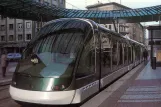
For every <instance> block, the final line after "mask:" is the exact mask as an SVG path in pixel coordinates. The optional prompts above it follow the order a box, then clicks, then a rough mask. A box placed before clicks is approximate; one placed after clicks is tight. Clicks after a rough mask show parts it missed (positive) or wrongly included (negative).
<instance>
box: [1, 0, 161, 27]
mask: <svg viewBox="0 0 161 107" xmlns="http://www.w3.org/2000/svg"><path fill="white" fill-rule="evenodd" d="M37 1H38V0H0V14H1V15H3V16H7V17H12V18H19V19H26V20H35V21H44V22H45V21H50V20H53V19H57V18H87V19H92V20H95V21H97V22H99V23H102V24H103V23H112V21H113V20H115V19H117V20H118V21H119V22H133V23H135V22H147V21H158V20H159V19H160V14H161V5H158V6H152V7H145V8H137V9H126V10H113V11H98V10H75V9H65V8H59V7H54V6H49V5H46V4H42V3H40V2H37Z"/></svg>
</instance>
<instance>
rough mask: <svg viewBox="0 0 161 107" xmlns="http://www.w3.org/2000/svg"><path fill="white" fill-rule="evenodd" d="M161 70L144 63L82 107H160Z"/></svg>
mask: <svg viewBox="0 0 161 107" xmlns="http://www.w3.org/2000/svg"><path fill="white" fill-rule="evenodd" d="M160 106H161V68H156V70H153V69H152V68H151V66H150V63H149V62H148V63H147V64H145V63H142V64H140V65H139V66H137V67H136V68H134V69H133V70H131V71H130V72H128V73H127V74H126V75H124V76H123V77H122V78H120V79H119V80H117V81H116V82H115V83H113V84H111V85H110V86H109V87H107V88H106V89H104V90H103V91H102V92H100V93H99V94H98V95H96V96H94V97H93V98H92V99H90V100H89V101H87V102H86V103H84V104H83V105H82V106H81V107H160Z"/></svg>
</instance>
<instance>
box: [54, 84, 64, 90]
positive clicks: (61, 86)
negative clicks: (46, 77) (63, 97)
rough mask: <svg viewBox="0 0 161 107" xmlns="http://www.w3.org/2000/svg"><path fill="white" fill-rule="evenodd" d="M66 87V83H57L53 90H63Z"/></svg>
mask: <svg viewBox="0 0 161 107" xmlns="http://www.w3.org/2000/svg"><path fill="white" fill-rule="evenodd" d="M64 89H65V85H55V86H53V88H52V90H53V91H62V90H64Z"/></svg>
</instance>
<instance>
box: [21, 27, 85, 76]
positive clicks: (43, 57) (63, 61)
mask: <svg viewBox="0 0 161 107" xmlns="http://www.w3.org/2000/svg"><path fill="white" fill-rule="evenodd" d="M75 37H77V38H75ZM72 38H75V39H74V40H71V39H72ZM82 41H83V34H82V33H81V32H72V31H70V30H69V31H68V32H63V31H62V32H61V34H52V35H46V36H45V37H44V38H40V39H38V40H37V41H36V42H35V44H33V45H31V46H30V47H29V48H28V49H27V50H26V51H25V52H24V54H23V60H24V62H23V61H22V63H20V68H19V70H18V72H23V73H27V74H30V75H32V76H39V77H55V76H58V77H60V76H70V75H71V74H72V69H73V67H74V63H75V59H76V57H77V53H78V50H79V49H80V47H81V42H82ZM71 44H72V45H71ZM51 45H52V47H51ZM29 59H31V60H32V59H37V60H38V63H37V64H35V65H33V63H32V61H30V60H29ZM25 61H26V62H25Z"/></svg>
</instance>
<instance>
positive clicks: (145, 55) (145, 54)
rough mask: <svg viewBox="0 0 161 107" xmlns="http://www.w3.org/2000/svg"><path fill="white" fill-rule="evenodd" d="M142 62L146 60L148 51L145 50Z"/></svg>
mask: <svg viewBox="0 0 161 107" xmlns="http://www.w3.org/2000/svg"><path fill="white" fill-rule="evenodd" d="M143 57H144V61H146V60H147V59H148V51H147V50H146V49H145V50H144V52H143Z"/></svg>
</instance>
